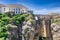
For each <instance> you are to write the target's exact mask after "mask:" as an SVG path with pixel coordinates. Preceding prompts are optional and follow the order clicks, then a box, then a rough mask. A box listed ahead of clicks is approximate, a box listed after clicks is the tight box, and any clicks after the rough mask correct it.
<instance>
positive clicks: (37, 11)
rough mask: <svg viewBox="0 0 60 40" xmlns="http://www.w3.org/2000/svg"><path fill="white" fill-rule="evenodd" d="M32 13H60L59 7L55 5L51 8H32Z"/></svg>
mask: <svg viewBox="0 0 60 40" xmlns="http://www.w3.org/2000/svg"><path fill="white" fill-rule="evenodd" d="M33 11H34V14H48V13H60V7H55V8H51V9H46V8H45V9H40V10H36V9H35V10H33Z"/></svg>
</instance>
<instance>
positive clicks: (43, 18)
mask: <svg viewBox="0 0 60 40" xmlns="http://www.w3.org/2000/svg"><path fill="white" fill-rule="evenodd" d="M36 17H37V18H38V20H36V24H35V26H34V27H35V32H36V33H35V35H34V34H33V33H32V35H33V36H32V35H31V37H32V38H31V40H43V39H44V40H53V37H52V36H53V35H52V32H51V31H52V28H51V20H52V19H56V18H59V17H60V15H36Z"/></svg>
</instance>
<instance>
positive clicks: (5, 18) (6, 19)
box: [0, 14, 10, 40]
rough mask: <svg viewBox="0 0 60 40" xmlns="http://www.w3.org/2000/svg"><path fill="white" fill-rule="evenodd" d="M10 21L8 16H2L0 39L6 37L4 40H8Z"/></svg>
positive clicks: (0, 19) (0, 15)
mask: <svg viewBox="0 0 60 40" xmlns="http://www.w3.org/2000/svg"><path fill="white" fill-rule="evenodd" d="M9 19H10V18H9V17H8V16H7V15H6V14H0V38H2V37H4V40H6V38H7V36H8V23H9Z"/></svg>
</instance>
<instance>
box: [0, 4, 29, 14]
mask: <svg viewBox="0 0 60 40" xmlns="http://www.w3.org/2000/svg"><path fill="white" fill-rule="evenodd" d="M10 11H12V12H14V13H15V14H20V13H28V8H26V7H25V6H23V5H21V4H8V5H2V4H0V13H5V12H10Z"/></svg>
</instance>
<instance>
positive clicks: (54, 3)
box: [0, 0, 60, 14]
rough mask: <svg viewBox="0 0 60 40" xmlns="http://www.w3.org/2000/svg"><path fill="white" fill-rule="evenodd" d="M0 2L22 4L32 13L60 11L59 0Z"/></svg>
mask: <svg viewBox="0 0 60 40" xmlns="http://www.w3.org/2000/svg"><path fill="white" fill-rule="evenodd" d="M0 3H1V4H5V5H6V4H22V5H24V6H26V7H27V8H28V9H29V10H33V12H34V14H48V13H60V0H0Z"/></svg>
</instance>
